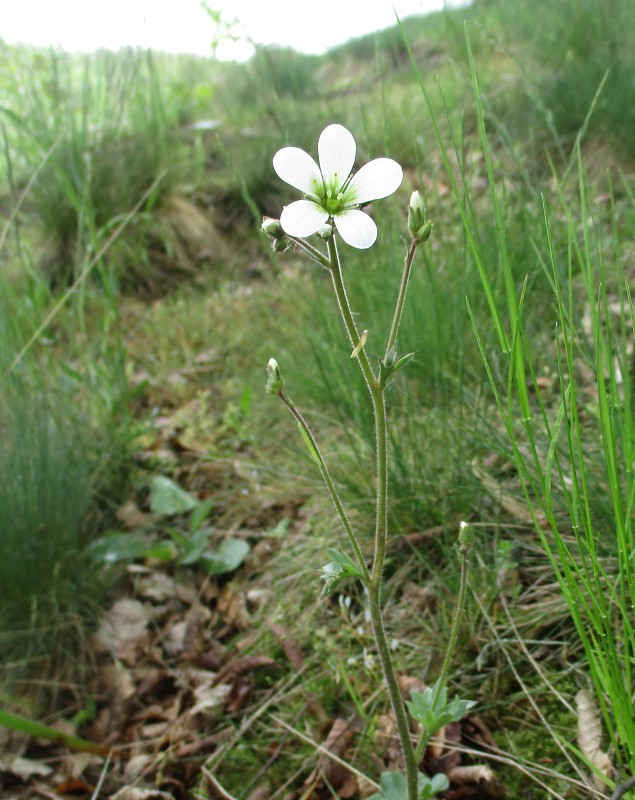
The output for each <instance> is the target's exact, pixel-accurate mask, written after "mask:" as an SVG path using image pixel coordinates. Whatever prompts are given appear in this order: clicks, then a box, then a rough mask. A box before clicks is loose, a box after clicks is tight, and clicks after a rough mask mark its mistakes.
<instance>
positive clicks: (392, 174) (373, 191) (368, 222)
mask: <svg viewBox="0 0 635 800" xmlns="http://www.w3.org/2000/svg"><path fill="white" fill-rule="evenodd" d="M355 152H356V146H355V139H354V138H353V135H352V134H351V133H350V131H348V130H346V128H345V127H343V126H342V125H329V126H328V127H327V128H325V129H324V130H323V131H322V133H321V135H320V138H319V141H318V155H319V160H320V165H319V166H318V165H317V164H316V162H315V161H314V160H313V158H311V156H310V155H309V154H308V153H305V151H304V150H301V149H300V148H299V147H283V148H282V150H278V152H277V153H276V154H275V156H274V157H273V168H274V169H275V171H276V173H277V174H278V176H279V177H280V178H282V180H283V181H285V182H286V183H288V184H290V185H291V186H294V187H295V188H296V189H299V190H300V191H301V192H303V193H304V195H305V199H304V200H297V201H296V202H295V203H291V204H290V205H288V206H285V207H284V209H283V210H282V214H281V216H280V224H281V225H282V228H283V230H284V231H285V232H286V233H287V234H289V236H298V237H305V236H311V235H312V234H314V233H317V232H318V231H319V230H320V228H321V227H322V226H323V225H324V223H325V222H327V221H328V220H329V219H332V220H333V222H334V223H335V227H336V228H337V230H338V231H339V234H340V236H341V237H342V239H344V241H345V242H346V243H347V244H350V245H351V246H352V247H357V248H359V249H362V250H363V249H366V248H367V247H370V246H371V245H372V244H373V243H374V241H375V239H376V238H377V227H376V225H375V223H374V222H373V221H372V219H371V218H370V217H369V216H368V215H367V214H364V212H363V211H360V209H359V206H360V205H362V204H363V203H368V202H370V201H371V200H380V199H381V198H382V197H388V195H389V194H392V193H393V192H395V191H396V190H397V189H398V188H399V185H400V184H401V181H402V178H403V172H402V169H401V167H400V166H399V164H397V162H396V161H393V160H392V158H376V159H375V160H374V161H370V162H369V163H368V164H366V165H365V166H363V167H362V168H361V169H360V170H359V172H358V173H356V174H355V175H354V176H351V171H352V169H353V165H354V163H355Z"/></svg>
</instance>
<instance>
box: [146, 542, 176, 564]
mask: <svg viewBox="0 0 635 800" xmlns="http://www.w3.org/2000/svg"><path fill="white" fill-rule="evenodd" d="M177 553H178V549H177V547H176V545H175V544H174V542H172V541H170V539H162V540H161V541H160V542H157V543H156V544H153V545H151V546H150V547H148V548H146V551H145V553H144V554H143V557H144V558H156V559H157V560H158V561H174V559H175V558H176V556H177Z"/></svg>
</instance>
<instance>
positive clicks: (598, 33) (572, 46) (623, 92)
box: [472, 0, 635, 152]
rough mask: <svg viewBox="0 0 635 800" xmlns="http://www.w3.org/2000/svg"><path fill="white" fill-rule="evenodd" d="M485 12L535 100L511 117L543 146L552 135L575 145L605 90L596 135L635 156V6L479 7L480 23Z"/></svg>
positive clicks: (513, 108) (614, 2) (612, 1)
mask: <svg viewBox="0 0 635 800" xmlns="http://www.w3.org/2000/svg"><path fill="white" fill-rule="evenodd" d="M479 9H481V10H482V11H484V16H485V18H486V19H487V22H485V23H483V24H484V26H486V27H487V26H489V27H490V29H492V30H493V31H494V32H495V35H496V36H497V37H499V38H500V40H502V42H503V43H504V46H507V47H510V49H512V51H513V52H514V53H515V54H516V55H517V58H518V59H519V62H520V64H521V65H522V69H523V82H524V84H525V87H526V90H527V95H528V96H526V97H525V98H524V99H521V98H519V97H518V96H516V97H515V99H514V100H513V101H512V102H510V104H509V105H508V107H507V108H506V109H505V110H504V111H503V113H505V114H506V115H507V116H508V118H509V119H510V120H511V121H512V123H513V124H515V125H517V126H518V127H520V128H524V129H525V130H527V127H528V126H529V127H530V128H531V129H532V130H533V132H534V133H535V134H536V135H537V136H539V137H540V138H541V139H542V140H543V141H544V139H545V138H546V137H545V135H544V132H546V131H547V130H549V129H551V130H555V131H556V132H557V134H558V135H559V136H561V137H571V138H572V137H574V136H575V134H577V132H578V131H579V129H580V128H581V127H582V125H583V124H584V122H585V119H586V117H587V114H588V113H589V109H590V108H591V107H592V105H593V104H594V98H595V96H596V92H597V91H598V89H599V88H600V85H601V84H603V85H602V90H601V92H600V94H599V97H598V98H597V103H596V105H595V111H594V113H593V116H592V119H591V120H590V126H591V127H590V129H591V130H592V131H594V132H597V133H599V134H601V135H604V136H607V135H608V136H609V137H611V138H612V139H613V140H614V142H616V143H619V145H620V146H621V147H623V149H624V151H625V152H628V151H629V150H631V151H632V148H633V143H634V142H635V139H634V137H633V130H635V110H634V109H635V86H634V85H633V81H632V76H633V72H634V71H635V7H634V6H633V4H632V3H631V2H630V0H561V2H558V3H557V4H554V3H552V2H549V0H537V2H535V3H527V2H524V0H512V2H504V1H502V0H494V2H492V1H491V0H486V1H485V2H479V1H478V0H477V1H476V2H475V3H474V8H473V9H472V14H473V15H474V19H475V20H476V21H477V22H478V21H479ZM605 78H606V81H605V82H604V83H603V81H604V79H605ZM512 103H513V105H512ZM541 130H542V131H543V132H542V133H541Z"/></svg>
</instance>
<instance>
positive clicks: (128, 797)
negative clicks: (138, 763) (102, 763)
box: [109, 786, 174, 800]
mask: <svg viewBox="0 0 635 800" xmlns="http://www.w3.org/2000/svg"><path fill="white" fill-rule="evenodd" d="M109 800H174V795H172V794H170V793H169V792H161V791H159V790H158V789H142V788H141V787H139V786H124V787H123V789H119V791H118V792H115V793H114V794H111V795H110V798H109Z"/></svg>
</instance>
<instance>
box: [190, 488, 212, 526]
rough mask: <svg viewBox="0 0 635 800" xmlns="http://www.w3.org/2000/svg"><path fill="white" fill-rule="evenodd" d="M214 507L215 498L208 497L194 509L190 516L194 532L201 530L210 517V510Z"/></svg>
mask: <svg viewBox="0 0 635 800" xmlns="http://www.w3.org/2000/svg"><path fill="white" fill-rule="evenodd" d="M212 508H214V498H212V497H208V498H206V499H205V500H202V501H201V502H200V503H199V504H198V505H197V506H196V508H195V509H194V510H193V511H192V513H191V514H190V518H189V525H190V530H191V531H192V533H194V532H195V531H198V530H200V528H202V527H203V523H204V522H205V520H206V519H207V518H208V517H209V515H210V511H211V510H212Z"/></svg>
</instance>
